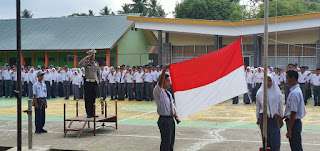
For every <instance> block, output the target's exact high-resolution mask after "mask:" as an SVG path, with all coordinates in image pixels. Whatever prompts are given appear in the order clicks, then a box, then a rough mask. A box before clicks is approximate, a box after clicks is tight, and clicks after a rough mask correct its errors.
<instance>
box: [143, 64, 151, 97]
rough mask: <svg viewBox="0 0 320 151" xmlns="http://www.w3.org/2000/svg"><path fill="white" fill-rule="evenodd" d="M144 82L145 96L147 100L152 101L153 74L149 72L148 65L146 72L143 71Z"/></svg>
mask: <svg viewBox="0 0 320 151" xmlns="http://www.w3.org/2000/svg"><path fill="white" fill-rule="evenodd" d="M144 82H145V86H146V98H147V101H152V100H153V97H152V90H153V74H152V73H151V68H150V67H148V69H147V70H146V72H145V73H144Z"/></svg>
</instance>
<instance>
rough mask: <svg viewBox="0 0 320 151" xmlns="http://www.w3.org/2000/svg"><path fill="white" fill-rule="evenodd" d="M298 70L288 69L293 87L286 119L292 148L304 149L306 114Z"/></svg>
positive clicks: (290, 84)
mask: <svg viewBox="0 0 320 151" xmlns="http://www.w3.org/2000/svg"><path fill="white" fill-rule="evenodd" d="M298 76H299V75H298V72H297V71H295V70H288V71H287V77H286V79H287V83H288V85H289V86H290V87H291V89H290V93H289V96H288V100H287V104H286V110H285V113H284V117H283V118H284V119H285V121H286V125H287V134H286V136H287V138H288V139H289V142H290V147H291V150H294V151H296V150H297V151H298V150H299V151H302V150H303V149H302V143H301V142H302V140H301V132H302V122H301V119H302V118H303V117H304V116H305V115H306V109H305V104H304V100H303V96H302V92H301V89H300V86H299V83H298V81H297V80H298Z"/></svg>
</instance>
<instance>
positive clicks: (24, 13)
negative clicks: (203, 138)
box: [21, 9, 33, 18]
mask: <svg viewBox="0 0 320 151" xmlns="http://www.w3.org/2000/svg"><path fill="white" fill-rule="evenodd" d="M32 16H33V14H32V13H31V10H27V9H24V10H23V11H22V12H21V18H32Z"/></svg>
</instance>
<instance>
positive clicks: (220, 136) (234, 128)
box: [0, 98, 320, 151]
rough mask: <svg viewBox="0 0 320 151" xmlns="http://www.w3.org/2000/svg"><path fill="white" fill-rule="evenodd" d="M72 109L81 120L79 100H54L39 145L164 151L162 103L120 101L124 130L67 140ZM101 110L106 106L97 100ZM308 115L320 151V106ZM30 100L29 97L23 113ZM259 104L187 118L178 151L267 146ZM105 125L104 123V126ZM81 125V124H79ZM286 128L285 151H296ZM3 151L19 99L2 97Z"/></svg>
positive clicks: (306, 131) (310, 138)
mask: <svg viewBox="0 0 320 151" xmlns="http://www.w3.org/2000/svg"><path fill="white" fill-rule="evenodd" d="M64 103H66V105H67V109H66V111H67V116H68V117H73V116H75V115H76V114H75V111H76V109H75V104H76V103H75V101H73V100H71V99H70V100H67V101H65V100H63V99H62V98H61V99H50V100H49V101H48V109H47V110H46V115H47V116H46V125H45V129H46V130H48V133H46V134H33V139H34V140H33V145H34V146H35V147H43V148H49V149H51V150H108V151H109V150H110V151H119V150H121V151H122V150H123V151H127V150H130V151H131V150H133V151H141V150H145V151H151V150H159V144H160V133H159V129H158V127H157V118H158V115H157V113H156V105H155V103H154V102H145V101H143V102H136V101H132V102H129V101H118V122H119V125H118V129H117V130H116V129H115V128H114V124H113V123H107V127H104V128H101V129H99V130H98V131H97V136H93V134H92V130H93V129H92V127H91V128H86V129H85V131H84V132H83V134H82V135H81V137H80V138H77V134H78V132H68V134H67V136H66V137H65V138H64V137H63V104H64ZM97 104H98V106H97V112H98V113H100V112H101V106H100V104H99V101H98V99H97ZM306 108H307V115H306V117H305V118H304V119H303V120H302V121H303V133H302V138H303V147H304V149H305V150H307V151H312V150H317V149H318V148H319V147H320V137H319V135H320V122H319V118H320V107H318V106H316V107H314V106H313V102H312V100H309V103H308V104H307V107H306ZM25 109H27V99H23V110H25ZM114 111H115V109H114V101H108V114H114ZM79 115H85V108H84V101H83V100H80V101H79ZM255 122H256V118H255V105H254V104H251V105H245V104H243V103H242V100H241V99H240V103H239V104H237V105H233V104H232V103H231V101H225V102H223V103H220V104H218V105H216V106H213V107H211V108H210V109H208V110H205V111H202V112H199V113H197V114H194V115H192V116H190V117H188V118H186V119H184V120H183V121H182V122H181V123H180V124H179V125H177V127H176V142H175V150H179V151H180V150H181V151H186V150H190V151H193V150H204V151H229V150H234V149H237V150H246V151H251V150H252V151H255V150H258V148H259V147H260V146H261V145H262V143H261V134H260V130H259V128H258V126H257V125H256V124H255ZM98 125H101V124H98ZM73 126H74V127H80V126H81V123H75V124H74V125H73ZM22 127H23V130H22V138H23V140H22V142H23V146H27V116H26V115H23V121H22ZM285 128H286V127H285V126H284V127H283V128H282V132H281V134H282V140H281V141H282V144H281V150H284V151H286V150H290V147H289V144H288V140H287V139H286V138H285V133H286V130H285ZM0 136H1V137H0V146H2V148H1V147H0V150H1V149H2V150H4V148H5V147H7V148H10V147H15V146H16V100H15V99H4V98H2V99H0Z"/></svg>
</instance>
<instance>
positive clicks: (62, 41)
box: [0, 15, 133, 50]
mask: <svg viewBox="0 0 320 151" xmlns="http://www.w3.org/2000/svg"><path fill="white" fill-rule="evenodd" d="M132 25H133V21H128V20H127V15H114V16H86V17H61V18H39V19H22V20H21V35H22V37H21V47H22V50H87V49H111V48H112V47H113V46H114V45H115V44H116V42H117V41H118V40H119V39H120V38H121V37H122V36H123V35H124V34H125V32H126V31H127V30H128V29H129V28H130V27H131V26H132ZM16 49H17V48H16V20H15V19H11V20H0V50H16Z"/></svg>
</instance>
